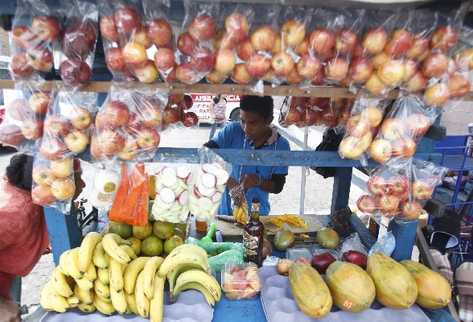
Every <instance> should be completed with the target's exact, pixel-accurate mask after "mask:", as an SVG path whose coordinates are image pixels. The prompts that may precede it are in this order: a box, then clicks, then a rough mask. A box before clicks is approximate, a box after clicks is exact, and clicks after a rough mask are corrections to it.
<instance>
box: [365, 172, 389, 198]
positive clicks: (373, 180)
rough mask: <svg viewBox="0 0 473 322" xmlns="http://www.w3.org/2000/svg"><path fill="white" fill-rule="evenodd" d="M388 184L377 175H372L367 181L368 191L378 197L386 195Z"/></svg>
mask: <svg viewBox="0 0 473 322" xmlns="http://www.w3.org/2000/svg"><path fill="white" fill-rule="evenodd" d="M388 187H389V185H388V183H387V182H386V180H385V179H384V178H383V177H381V176H378V175H373V176H371V177H370V178H369V180H368V190H369V192H371V193H372V194H374V195H377V196H380V195H384V194H386V193H388Z"/></svg>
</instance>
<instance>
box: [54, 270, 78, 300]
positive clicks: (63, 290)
mask: <svg viewBox="0 0 473 322" xmlns="http://www.w3.org/2000/svg"><path fill="white" fill-rule="evenodd" d="M51 282H52V285H53V287H54V290H55V291H56V293H57V294H59V295H61V296H64V297H69V296H72V294H74V292H73V291H72V289H71V287H70V286H69V284H68V283H67V279H66V275H64V273H63V272H62V271H61V270H60V269H59V267H56V268H55V269H54V270H53V276H52V279H51Z"/></svg>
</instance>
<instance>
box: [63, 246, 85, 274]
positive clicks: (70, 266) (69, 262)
mask: <svg viewBox="0 0 473 322" xmlns="http://www.w3.org/2000/svg"><path fill="white" fill-rule="evenodd" d="M72 251H73V250H72V249H71V250H67V251H65V252H64V253H62V254H61V257H59V268H60V269H61V271H62V272H63V273H64V274H65V275H69V276H72V277H73V278H82V274H81V273H80V272H79V270H78V269H77V267H76V266H75V264H74V262H73V258H72Z"/></svg>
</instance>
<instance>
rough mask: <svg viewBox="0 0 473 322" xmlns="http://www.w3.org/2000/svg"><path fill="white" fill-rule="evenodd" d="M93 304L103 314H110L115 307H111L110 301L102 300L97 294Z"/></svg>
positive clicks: (113, 311)
mask: <svg viewBox="0 0 473 322" xmlns="http://www.w3.org/2000/svg"><path fill="white" fill-rule="evenodd" d="M94 306H95V308H96V309H97V311H99V312H100V313H102V314H105V315H112V314H113V313H115V308H114V307H113V305H112V303H107V302H105V301H103V300H102V299H101V298H100V297H99V296H96V297H95V299H94Z"/></svg>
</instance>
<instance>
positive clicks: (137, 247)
mask: <svg viewBox="0 0 473 322" xmlns="http://www.w3.org/2000/svg"><path fill="white" fill-rule="evenodd" d="M127 240H128V241H130V242H131V248H133V250H134V251H135V254H136V255H137V256H140V254H141V240H139V239H138V238H136V237H130V238H128V239H127Z"/></svg>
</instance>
